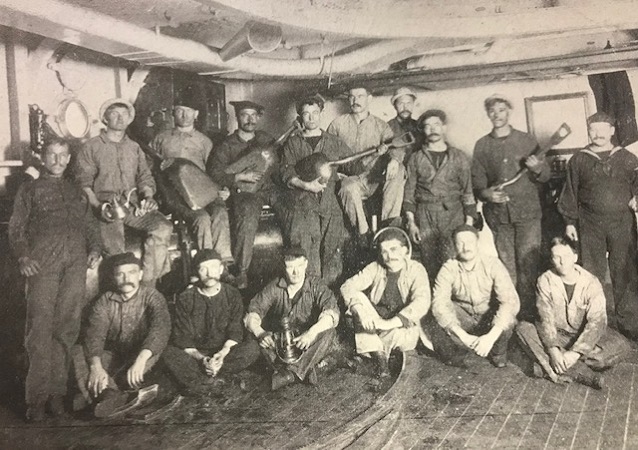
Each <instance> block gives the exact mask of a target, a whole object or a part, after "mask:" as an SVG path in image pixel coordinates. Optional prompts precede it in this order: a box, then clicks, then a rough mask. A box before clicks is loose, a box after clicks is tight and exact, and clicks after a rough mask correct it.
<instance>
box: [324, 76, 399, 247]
mask: <svg viewBox="0 0 638 450" xmlns="http://www.w3.org/2000/svg"><path fill="white" fill-rule="evenodd" d="M371 99H372V95H371V94H370V92H368V90H367V89H366V88H365V87H361V86H355V87H352V88H351V89H350V90H349V91H348V101H349V103H350V110H351V112H350V113H348V114H343V115H341V116H339V117H337V118H336V119H334V120H333V121H332V123H331V124H330V126H329V127H328V133H331V134H334V135H337V136H339V137H340V138H341V139H343V141H344V142H345V143H346V144H347V145H348V147H350V149H351V151H352V153H358V152H361V151H363V150H368V149H371V148H374V147H377V148H378V152H377V153H376V154H374V155H370V156H366V157H365V158H362V159H360V160H359V161H357V162H355V163H353V164H352V165H351V166H350V167H349V168H348V169H347V171H348V174H349V175H350V176H348V177H347V178H345V179H343V180H342V181H341V188H340V190H339V196H340V197H341V202H342V204H343V208H344V210H345V213H346V216H348V219H349V221H350V225H351V226H352V228H354V230H355V232H356V233H357V242H358V243H359V246H360V247H362V248H367V246H368V244H369V242H370V238H371V237H372V236H371V234H370V225H369V224H368V219H367V218H366V215H365V210H364V208H363V201H364V200H366V199H367V198H369V197H370V196H372V195H373V194H374V193H375V192H376V191H377V190H378V189H382V190H383V202H382V205H381V221H382V223H383V222H389V221H391V220H392V219H398V218H399V217H400V216H401V203H402V202H403V186H404V184H405V166H404V165H403V155H402V154H401V153H397V152H396V149H395V150H392V151H391V152H390V157H389V158H386V157H383V155H384V154H385V153H386V152H387V151H388V147H387V146H386V145H384V142H386V141H387V140H388V139H391V138H392V137H393V136H394V134H393V133H392V129H391V128H390V126H389V125H388V124H387V123H386V122H384V121H383V120H381V119H380V118H378V117H377V116H374V115H372V114H371V113H370V101H371Z"/></svg>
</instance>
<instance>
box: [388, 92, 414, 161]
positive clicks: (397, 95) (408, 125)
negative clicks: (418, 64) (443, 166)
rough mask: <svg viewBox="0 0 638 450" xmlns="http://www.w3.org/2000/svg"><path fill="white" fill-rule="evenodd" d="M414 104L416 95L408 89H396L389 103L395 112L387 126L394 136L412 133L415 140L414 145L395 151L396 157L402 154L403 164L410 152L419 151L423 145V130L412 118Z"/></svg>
mask: <svg viewBox="0 0 638 450" xmlns="http://www.w3.org/2000/svg"><path fill="white" fill-rule="evenodd" d="M415 102H416V94H415V93H414V92H413V91H412V89H410V88H408V87H400V88H398V89H397V90H396V91H394V95H393V96H392V98H390V103H392V106H394V109H395V111H396V112H397V115H396V117H394V118H392V119H390V120H388V125H390V128H391V129H392V132H393V133H394V136H395V137H396V136H401V135H403V134H405V133H408V132H409V133H412V136H413V137H414V140H415V142H414V144H412V145H410V146H408V147H404V148H402V149H396V150H395V152H396V153H397V154H398V155H401V153H403V162H404V163H405V162H407V160H408V158H409V157H410V155H411V154H412V152H414V151H415V150H418V149H420V148H421V145H423V128H420V127H419V124H418V123H417V121H416V120H415V119H413V118H412V112H413V111H414V103H415Z"/></svg>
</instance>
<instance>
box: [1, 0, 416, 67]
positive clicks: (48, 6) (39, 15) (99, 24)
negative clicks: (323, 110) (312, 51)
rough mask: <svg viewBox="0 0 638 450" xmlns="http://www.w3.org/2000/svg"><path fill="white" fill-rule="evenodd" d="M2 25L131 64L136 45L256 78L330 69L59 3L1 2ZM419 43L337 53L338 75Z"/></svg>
mask: <svg viewBox="0 0 638 450" xmlns="http://www.w3.org/2000/svg"><path fill="white" fill-rule="evenodd" d="M0 23H1V24H2V25H5V26H9V27H13V28H17V29H21V30H24V31H27V32H31V33H36V34H43V33H44V34H45V35H46V36H47V37H51V38H53V39H57V40H60V41H63V42H69V43H71V44H74V45H80V46H83V47H86V48H90V49H92V50H95V51H99V52H103V53H108V54H111V55H113V56H117V57H123V58H125V59H130V60H136V58H135V56H132V55H131V53H132V52H133V51H134V49H132V48H131V47H134V48H138V49H143V50H147V51H151V52H155V53H157V54H159V55H162V56H164V57H166V58H168V59H175V60H176V62H179V61H188V62H197V63H203V64H207V65H210V66H213V67H215V68H216V69H220V70H223V69H228V70H238V71H242V72H247V73H251V74H255V75H263V76H273V77H289V78H311V77H316V76H319V75H322V74H323V72H324V71H325V68H324V64H323V63H322V58H313V59H307V60H304V59H301V60H281V59H269V58H258V57H253V56H247V55H243V56H238V57H236V58H234V59H233V60H232V62H226V61H224V60H222V58H221V56H220V54H219V52H218V51H216V50H213V49H211V48H210V47H208V46H206V45H204V44H202V43H199V42H195V41H192V40H186V39H179V38H174V37H170V36H165V35H161V34H160V35H157V34H156V33H155V32H153V31H151V30H147V29H144V28H141V27H139V26H136V25H132V24H129V23H126V22H123V21H120V20H118V19H115V18H113V17H110V16H107V15H104V14H100V13H96V12H93V11H90V10H87V9H85V8H80V7H77V6H73V5H69V4H67V3H63V2H60V1H57V0H29V1H28V2H25V1H23V0H0ZM61 28H62V29H61ZM82 34H85V35H86V36H84V37H83V36H82ZM95 37H97V38H99V39H95ZM102 40H104V42H102ZM113 44H118V45H121V46H122V47H123V48H125V49H127V50H126V52H122V53H119V54H117V52H114V51H113V50H112V48H113ZM418 44H419V41H415V40H413V39H402V40H383V41H380V42H377V43H373V44H370V45H368V46H365V47H363V48H359V49H357V50H353V51H350V52H346V53H343V54H340V55H335V56H334V57H333V60H332V62H331V67H332V74H333V75H334V74H339V73H350V72H356V71H357V69H358V68H360V67H361V66H364V65H367V64H371V63H373V62H375V61H378V60H380V59H388V57H389V56H391V55H392V54H397V60H400V59H403V58H405V51H406V50H408V49H411V48H413V47H415V46H416V45H418ZM125 55H126V56H125Z"/></svg>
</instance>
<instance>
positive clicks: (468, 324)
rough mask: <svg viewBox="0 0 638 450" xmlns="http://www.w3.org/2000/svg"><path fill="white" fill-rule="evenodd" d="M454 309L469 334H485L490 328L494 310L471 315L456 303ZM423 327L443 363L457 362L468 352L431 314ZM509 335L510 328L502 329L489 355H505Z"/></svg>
mask: <svg viewBox="0 0 638 450" xmlns="http://www.w3.org/2000/svg"><path fill="white" fill-rule="evenodd" d="M454 310H455V311H456V317H457V318H458V320H459V323H460V325H461V328H463V329H464V330H465V331H467V332H468V333H470V334H473V335H475V336H482V335H484V334H487V333H488V332H489V331H490V329H491V328H492V319H493V318H494V312H492V311H488V312H487V313H485V314H483V315H478V314H477V315H472V314H468V313H467V312H465V310H464V309H462V308H460V307H457V306H456V305H455V308H454ZM424 328H425V330H426V333H427V334H428V335H429V336H430V339H431V340H432V345H433V346H434V351H435V352H436V354H437V355H438V356H439V358H441V360H442V361H444V362H445V363H447V364H450V363H452V364H458V363H460V362H462V361H463V360H464V359H465V357H466V356H467V355H468V354H469V353H470V351H471V350H470V349H469V348H467V347H466V346H465V345H464V344H463V343H462V342H461V341H460V340H459V339H458V338H457V337H456V336H454V335H449V334H448V333H447V332H446V331H445V330H444V329H443V328H441V327H440V326H439V324H438V323H437V322H436V320H434V317H432V315H431V314H430V315H428V317H427V318H426V319H425V321H424ZM511 337H512V330H505V331H503V333H501V335H500V336H499V338H498V339H497V340H496V342H495V343H494V346H493V347H492V351H491V352H490V354H489V356H490V357H491V358H498V357H503V356H505V355H506V354H507V345H508V343H509V340H510V338H511Z"/></svg>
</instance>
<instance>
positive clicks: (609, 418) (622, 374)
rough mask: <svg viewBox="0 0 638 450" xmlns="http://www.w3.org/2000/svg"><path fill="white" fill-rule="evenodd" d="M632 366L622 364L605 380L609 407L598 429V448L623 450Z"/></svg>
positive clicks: (632, 373) (629, 404) (631, 381)
mask: <svg viewBox="0 0 638 450" xmlns="http://www.w3.org/2000/svg"><path fill="white" fill-rule="evenodd" d="M633 375H634V366H631V365H629V364H622V365H620V366H618V367H616V370H614V372H613V373H611V374H610V375H609V376H608V377H606V378H607V382H608V389H609V394H608V398H609V407H608V409H607V414H606V415H605V420H604V422H603V424H602V426H601V429H600V437H599V440H598V445H599V447H600V448H609V449H611V448H614V449H616V448H618V449H620V448H623V444H624V442H625V432H626V427H627V416H628V415H630V414H631V411H630V407H631V399H630V398H629V395H630V393H632V396H633V390H634V384H633V383H634V382H635V379H634V376H633Z"/></svg>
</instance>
